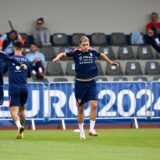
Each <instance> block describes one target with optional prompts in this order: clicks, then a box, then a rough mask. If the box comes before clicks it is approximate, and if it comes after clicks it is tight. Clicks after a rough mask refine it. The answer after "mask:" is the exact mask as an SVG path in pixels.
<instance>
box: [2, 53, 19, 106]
mask: <svg viewBox="0 0 160 160" xmlns="http://www.w3.org/2000/svg"><path fill="white" fill-rule="evenodd" d="M8 62H12V63H15V64H16V65H18V66H20V65H21V64H20V63H19V61H17V60H16V59H14V58H11V57H9V55H8V54H7V53H6V52H4V51H0V105H2V104H3V100H4V92H3V64H4V63H8Z"/></svg>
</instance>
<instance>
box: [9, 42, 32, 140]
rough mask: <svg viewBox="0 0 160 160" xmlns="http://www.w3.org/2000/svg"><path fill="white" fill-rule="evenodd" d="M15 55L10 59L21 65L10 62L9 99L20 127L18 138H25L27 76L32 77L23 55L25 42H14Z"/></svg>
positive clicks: (14, 119)
mask: <svg viewBox="0 0 160 160" xmlns="http://www.w3.org/2000/svg"><path fill="white" fill-rule="evenodd" d="M13 50H14V55H13V56H11V57H10V59H15V60H16V61H18V62H19V63H20V66H18V65H16V64H15V63H12V62H11V61H10V62H9V63H8V73H9V99H10V113H11V116H12V118H13V121H14V122H15V124H16V126H17V128H18V135H17V139H22V138H23V131H24V122H25V104H26V102H27V98H28V86H27V77H31V69H30V64H29V62H28V61H27V59H26V58H25V56H23V55H22V52H23V44H22V43H21V42H18V41H17V42H15V43H14V48H13Z"/></svg>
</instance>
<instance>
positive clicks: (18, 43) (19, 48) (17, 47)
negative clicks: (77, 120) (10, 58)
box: [14, 41, 23, 50]
mask: <svg viewBox="0 0 160 160" xmlns="http://www.w3.org/2000/svg"><path fill="white" fill-rule="evenodd" d="M14 47H15V48H16V49H18V50H21V49H22V48H23V43H22V42H20V41H15V42H14Z"/></svg>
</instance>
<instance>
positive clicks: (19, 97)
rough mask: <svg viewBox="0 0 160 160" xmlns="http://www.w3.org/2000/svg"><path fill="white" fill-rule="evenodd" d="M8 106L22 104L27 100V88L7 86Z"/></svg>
mask: <svg viewBox="0 0 160 160" xmlns="http://www.w3.org/2000/svg"><path fill="white" fill-rule="evenodd" d="M9 98H10V106H11V107H12V106H23V105H25V104H26V102H27V98H28V88H27V86H24V87H16V86H10V87H9Z"/></svg>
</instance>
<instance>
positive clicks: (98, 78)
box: [95, 76, 108, 82]
mask: <svg viewBox="0 0 160 160" xmlns="http://www.w3.org/2000/svg"><path fill="white" fill-rule="evenodd" d="M95 80H96V81H97V82H103V81H108V79H107V77H104V76H98V77H96V78H95Z"/></svg>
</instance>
